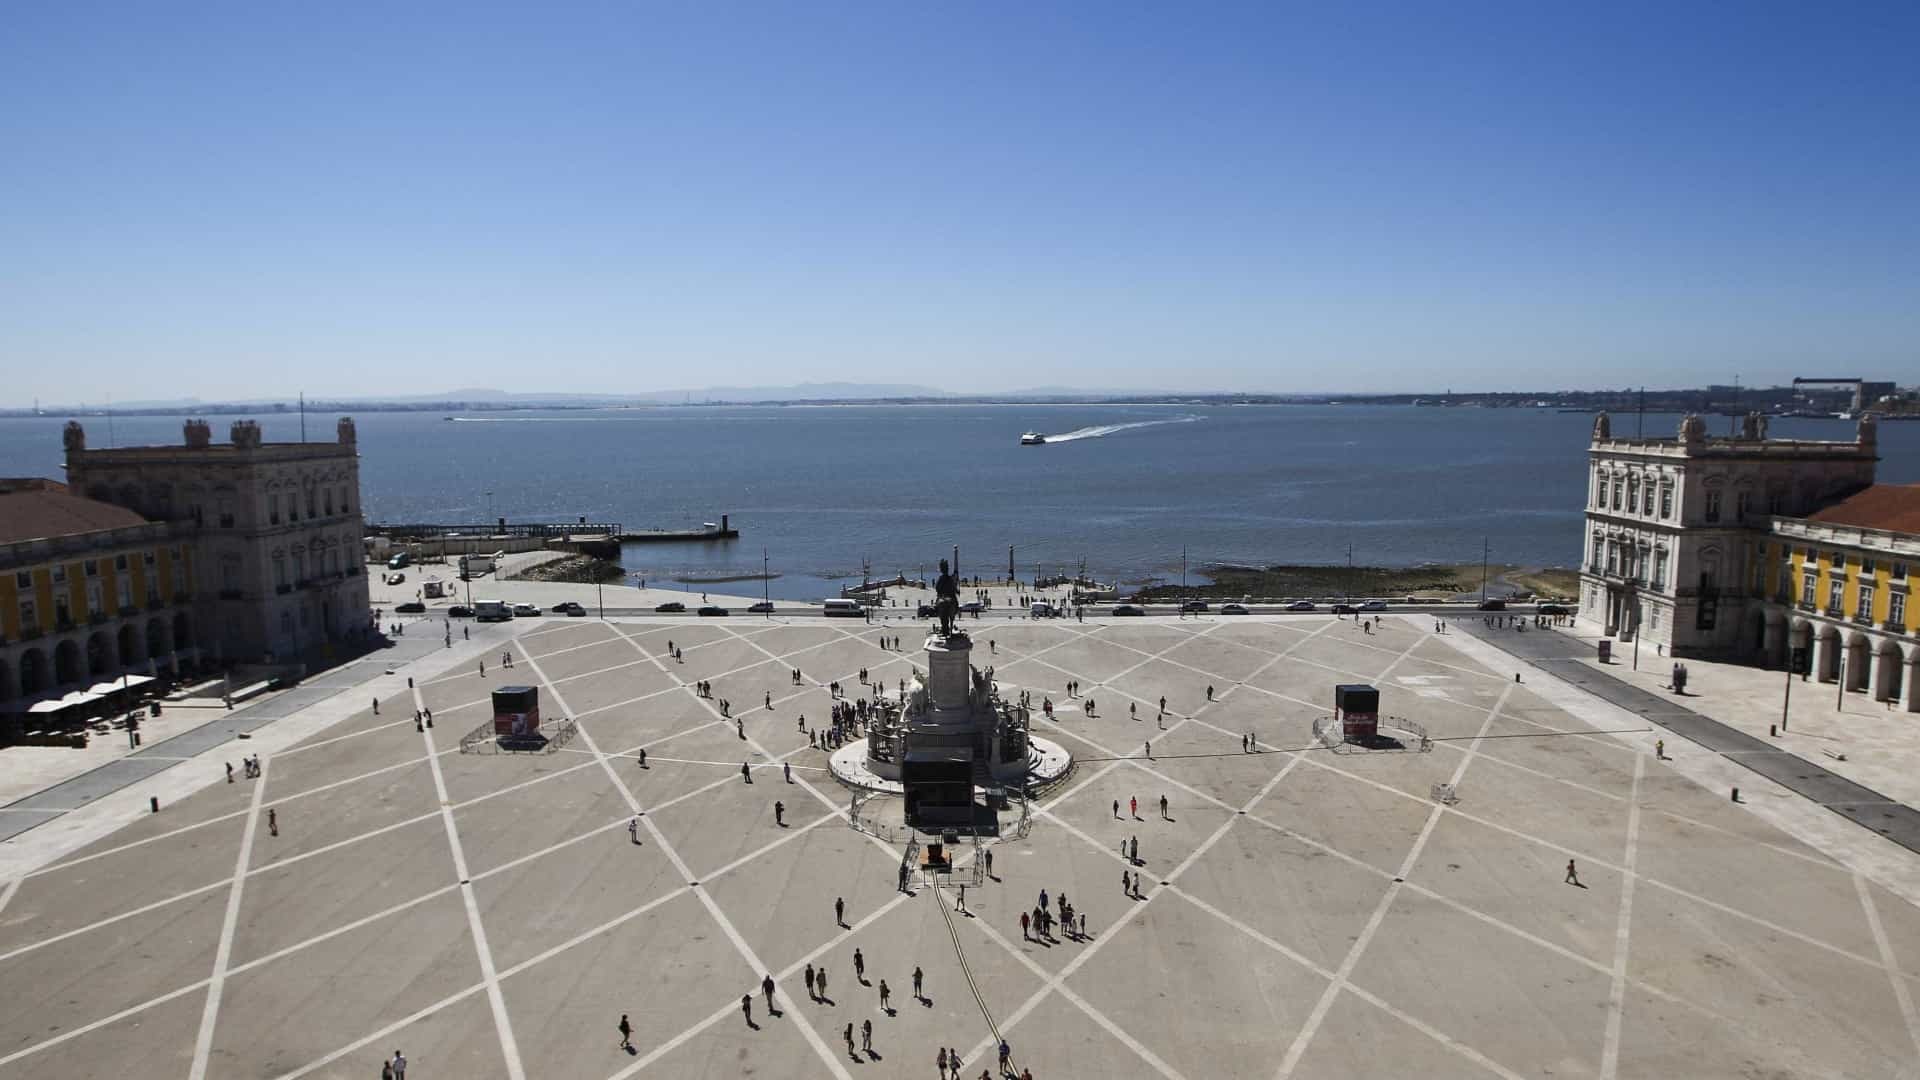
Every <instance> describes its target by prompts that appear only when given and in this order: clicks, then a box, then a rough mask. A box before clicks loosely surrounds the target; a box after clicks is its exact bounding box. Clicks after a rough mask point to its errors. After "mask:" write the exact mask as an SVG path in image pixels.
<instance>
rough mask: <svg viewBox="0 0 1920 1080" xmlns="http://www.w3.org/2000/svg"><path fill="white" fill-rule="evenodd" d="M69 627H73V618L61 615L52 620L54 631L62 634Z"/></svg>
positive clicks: (69, 628)
mask: <svg viewBox="0 0 1920 1080" xmlns="http://www.w3.org/2000/svg"><path fill="white" fill-rule="evenodd" d="M71 629H73V620H72V619H69V618H67V617H66V616H65V615H62V616H60V617H59V618H57V619H55V620H53V632H54V633H56V634H64V633H66V632H67V631H69V630H71Z"/></svg>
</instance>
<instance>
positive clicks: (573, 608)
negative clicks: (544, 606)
mask: <svg viewBox="0 0 1920 1080" xmlns="http://www.w3.org/2000/svg"><path fill="white" fill-rule="evenodd" d="M558 610H560V611H563V612H565V613H567V614H568V615H571V616H573V617H574V618H576V619H577V618H580V617H581V616H582V615H585V614H586V613H587V609H586V608H583V607H581V606H580V605H579V604H576V603H574V602H573V601H571V600H569V601H567V602H566V603H564V604H561V605H560V607H559V608H558Z"/></svg>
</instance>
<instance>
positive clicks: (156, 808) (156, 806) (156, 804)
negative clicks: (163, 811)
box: [147, 795, 160, 814]
mask: <svg viewBox="0 0 1920 1080" xmlns="http://www.w3.org/2000/svg"><path fill="white" fill-rule="evenodd" d="M147 802H148V804H149V805H151V806H152V807H153V812H154V813H156V814H157V813H159V812H160V796H158V795H155V796H153V797H151V798H150V799H148V800H147Z"/></svg>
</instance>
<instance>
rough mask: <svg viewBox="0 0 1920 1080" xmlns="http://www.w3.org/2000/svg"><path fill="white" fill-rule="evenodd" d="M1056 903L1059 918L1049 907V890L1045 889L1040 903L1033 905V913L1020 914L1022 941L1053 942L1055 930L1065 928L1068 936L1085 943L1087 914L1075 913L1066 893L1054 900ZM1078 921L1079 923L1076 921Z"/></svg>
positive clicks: (1041, 892)
mask: <svg viewBox="0 0 1920 1080" xmlns="http://www.w3.org/2000/svg"><path fill="white" fill-rule="evenodd" d="M1054 901H1055V903H1056V904H1057V905H1058V907H1059V912H1060V913H1059V915H1058V916H1057V917H1056V916H1055V915H1054V913H1053V911H1052V910H1050V909H1049V908H1048V907H1047V890H1045V889H1041V890H1040V902H1039V903H1037V904H1035V905H1033V910H1032V911H1031V912H1026V911H1023V912H1021V913H1020V937H1021V939H1022V940H1025V941H1045V942H1051V941H1053V940H1054V937H1053V928H1054V927H1055V926H1061V927H1065V929H1066V935H1067V936H1068V937H1070V938H1073V939H1074V940H1075V941H1084V940H1085V939H1086V936H1087V916H1086V913H1085V912H1076V911H1074V908H1073V905H1072V904H1070V903H1068V902H1067V894H1066V893H1061V894H1060V895H1059V896H1057V897H1055V898H1054ZM1076 919H1077V920H1078V921H1076Z"/></svg>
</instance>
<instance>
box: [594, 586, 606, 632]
mask: <svg viewBox="0 0 1920 1080" xmlns="http://www.w3.org/2000/svg"><path fill="white" fill-rule="evenodd" d="M593 595H594V599H596V600H598V601H599V603H600V621H602V622H605V621H606V618H607V591H606V589H605V588H603V587H602V585H601V583H600V582H598V581H596V582H594V583H593Z"/></svg>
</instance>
